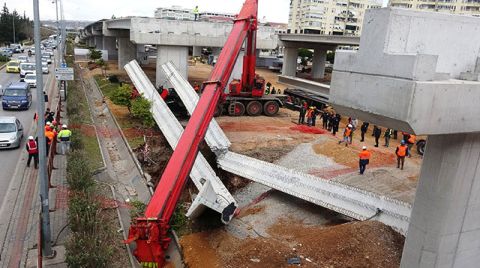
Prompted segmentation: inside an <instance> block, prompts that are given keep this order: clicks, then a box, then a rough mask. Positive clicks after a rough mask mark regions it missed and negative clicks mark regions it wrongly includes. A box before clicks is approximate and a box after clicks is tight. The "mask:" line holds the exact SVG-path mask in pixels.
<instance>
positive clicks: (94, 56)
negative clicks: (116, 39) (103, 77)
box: [88, 48, 102, 61]
mask: <svg viewBox="0 0 480 268" xmlns="http://www.w3.org/2000/svg"><path fill="white" fill-rule="evenodd" d="M88 57H89V58H90V59H91V60H92V61H97V60H98V59H100V58H102V51H100V50H96V49H95V48H90V52H88Z"/></svg>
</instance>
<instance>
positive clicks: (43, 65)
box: [42, 61, 50, 74]
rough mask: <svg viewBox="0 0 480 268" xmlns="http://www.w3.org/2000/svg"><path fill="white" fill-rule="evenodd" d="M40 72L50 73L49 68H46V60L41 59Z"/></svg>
mask: <svg viewBox="0 0 480 268" xmlns="http://www.w3.org/2000/svg"><path fill="white" fill-rule="evenodd" d="M42 73H44V74H48V73H50V70H49V69H48V63H47V62H46V61H42Z"/></svg>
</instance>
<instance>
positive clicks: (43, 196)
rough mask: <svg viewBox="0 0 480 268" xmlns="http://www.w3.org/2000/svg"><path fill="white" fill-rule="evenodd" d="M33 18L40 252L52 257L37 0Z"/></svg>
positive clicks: (34, 2)
mask: <svg viewBox="0 0 480 268" xmlns="http://www.w3.org/2000/svg"><path fill="white" fill-rule="evenodd" d="M33 18H34V27H33V30H34V37H35V51H36V52H37V53H35V62H36V64H35V65H36V66H35V67H36V73H37V102H38V107H37V114H38V126H37V137H38V153H39V170H38V177H39V178H38V179H39V182H40V200H41V205H42V211H41V213H42V217H41V218H42V234H41V235H42V239H41V240H42V245H41V246H42V253H43V256H46V257H52V256H54V254H55V253H54V251H52V245H51V230H50V214H49V213H50V211H49V209H50V207H49V201H48V200H49V199H48V190H49V189H48V187H49V186H48V175H47V150H46V148H47V144H46V141H45V132H44V126H45V117H44V116H43V114H44V112H45V101H44V96H43V77H42V53H41V50H40V11H39V5H38V0H33Z"/></svg>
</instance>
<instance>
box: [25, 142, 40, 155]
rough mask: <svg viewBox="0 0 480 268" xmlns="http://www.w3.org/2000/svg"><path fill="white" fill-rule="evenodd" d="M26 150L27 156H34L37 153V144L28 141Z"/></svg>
mask: <svg viewBox="0 0 480 268" xmlns="http://www.w3.org/2000/svg"><path fill="white" fill-rule="evenodd" d="M27 148H28V153H29V154H36V153H38V148H37V142H35V141H32V140H29V141H28V142H27Z"/></svg>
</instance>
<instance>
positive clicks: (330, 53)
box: [327, 51, 335, 64]
mask: <svg viewBox="0 0 480 268" xmlns="http://www.w3.org/2000/svg"><path fill="white" fill-rule="evenodd" d="M327 61H328V62H330V63H332V64H333V63H334V62H335V51H327Z"/></svg>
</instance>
